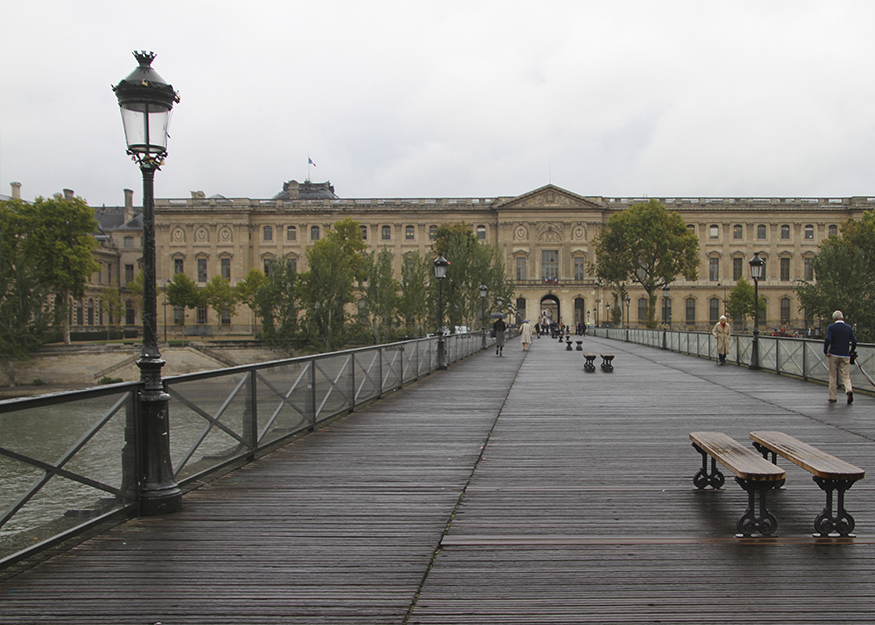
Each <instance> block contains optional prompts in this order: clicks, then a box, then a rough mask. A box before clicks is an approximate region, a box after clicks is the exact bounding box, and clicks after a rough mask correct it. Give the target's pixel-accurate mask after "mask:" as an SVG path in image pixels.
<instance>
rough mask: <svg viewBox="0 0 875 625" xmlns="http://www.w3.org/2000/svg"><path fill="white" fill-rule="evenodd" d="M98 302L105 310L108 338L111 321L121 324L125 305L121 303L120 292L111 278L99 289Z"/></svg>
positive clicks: (107, 336)
mask: <svg viewBox="0 0 875 625" xmlns="http://www.w3.org/2000/svg"><path fill="white" fill-rule="evenodd" d="M100 303H101V305H102V306H103V309H104V311H106V338H107V339H109V330H110V328H111V327H112V322H113V321H115V322H116V325H118V326H121V323H122V313H123V312H124V309H125V306H124V304H123V303H122V294H121V290H120V289H119V287H118V285H117V284H115V283H114V282H113V281H112V280H110V283H109V284H108V285H107V286H105V287H103V288H102V289H101V290H100Z"/></svg>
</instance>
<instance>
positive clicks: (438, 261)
mask: <svg viewBox="0 0 875 625" xmlns="http://www.w3.org/2000/svg"><path fill="white" fill-rule="evenodd" d="M449 264H450V262H449V261H448V260H447V259H446V258H444V255H443V254H441V255H440V256H438V257H437V258H435V259H434V275H435V278H437V281H438V330H437V335H438V343H437V360H438V362H437V366H438V369H446V368H447V346H446V344H445V343H444V329H443V325H444V293H443V285H444V278H446V277H447V265H449Z"/></svg>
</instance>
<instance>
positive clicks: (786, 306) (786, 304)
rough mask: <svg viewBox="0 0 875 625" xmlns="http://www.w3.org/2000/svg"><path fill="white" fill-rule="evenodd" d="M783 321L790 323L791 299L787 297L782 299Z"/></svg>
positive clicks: (783, 322)
mask: <svg viewBox="0 0 875 625" xmlns="http://www.w3.org/2000/svg"><path fill="white" fill-rule="evenodd" d="M781 323H782V324H784V325H787V324H788V323H790V299H789V298H786V297H785V298H783V299H781Z"/></svg>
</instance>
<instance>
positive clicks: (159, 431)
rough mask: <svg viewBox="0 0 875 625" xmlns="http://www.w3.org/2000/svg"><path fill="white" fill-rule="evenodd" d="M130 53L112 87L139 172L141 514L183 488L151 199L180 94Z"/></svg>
mask: <svg viewBox="0 0 875 625" xmlns="http://www.w3.org/2000/svg"><path fill="white" fill-rule="evenodd" d="M134 57H135V58H136V59H137V62H138V63H139V66H138V67H137V68H136V69H135V70H134V71H133V72H131V74H130V75H128V77H127V78H125V79H124V80H122V81H121V82H120V83H119V84H117V85H116V86H114V87H113V88H112V90H113V91H114V92H115V95H116V97H117V98H118V105H119V107H120V108H121V113H122V124H123V125H124V130H125V141H126V143H127V147H128V149H127V153H128V154H129V155H130V156H131V157H133V159H134V160H135V161H136V163H137V165H139V167H140V171H141V172H142V174H143V347H142V350H141V351H140V359H139V360H138V361H137V366H138V367H139V368H140V382H141V388H140V395H139V413H140V420H139V423H140V426H139V431H138V432H137V436H136V439H137V440H138V441H139V445H140V450H141V458H142V460H141V462H140V467H141V468H140V471H139V474H138V476H137V481H138V484H139V490H140V492H139V494H140V514H141V515H144V516H150V515H154V514H163V513H165V512H175V511H177V510H179V509H181V508H182V491H180V489H179V486H178V485H177V484H176V482H175V480H174V479H173V468H172V466H171V462H170V427H169V413H168V401H169V400H170V395H168V394H167V393H165V392H164V384H163V382H162V381H161V368H162V367H163V366H164V361H163V360H162V359H161V354H160V352H159V351H158V338H157V331H158V328H157V308H158V302H157V300H158V297H157V290H156V285H155V200H154V182H155V172H156V171H157V170H158V169H160V167H161V165H162V164H163V163H164V157H166V156H167V137H168V135H167V123H168V119H169V117H170V110H171V109H172V108H173V105H174V103H176V102H179V96H178V95H177V93H176V92H175V91H174V90H173V87H172V86H170V85H169V84H167V83H166V82H165V81H164V79H163V78H161V76H159V75H158V73H157V72H156V71H155V70H154V69H152V61H153V59H154V58H155V54H154V53H153V52H134ZM165 327H166V324H165Z"/></svg>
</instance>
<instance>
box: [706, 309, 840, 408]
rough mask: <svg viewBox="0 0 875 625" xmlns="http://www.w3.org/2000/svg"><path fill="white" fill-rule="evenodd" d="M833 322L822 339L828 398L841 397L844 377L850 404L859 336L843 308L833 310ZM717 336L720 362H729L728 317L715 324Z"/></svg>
mask: <svg viewBox="0 0 875 625" xmlns="http://www.w3.org/2000/svg"><path fill="white" fill-rule="evenodd" d="M832 321H833V322H832V324H831V325H830V326H829V327H828V328H827V329H826V337H825V338H824V340H823V353H824V355H825V356H826V357H827V360H828V361H829V400H828V401H829V402H830V403H835V402H836V401H838V378H839V377H841V379H842V385H843V386H844V389H845V396H846V397H847V401H848V403H849V404H853V403H854V387H853V385H852V384H851V365H852V364H853V360H854V357H855V356H856V352H855V350H856V349H857V337H856V335H855V334H854V329H853V328H852V327H851V326H850V325H848V324H847V323H845V316H844V314H843V313H842V311H840V310H837V311H835V312H834V313H833V314H832ZM711 334H713V335H714V338H716V339H717V364H718V365H725V364H726V353H727V352H728V351H729V337H730V335H731V334H732V332H731V330H730V326H729V324H728V323H727V320H726V317H725V316H724V317H720V320H719V321H718V322H717V323H716V324H715V325H714V329H713V330H712V331H711Z"/></svg>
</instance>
